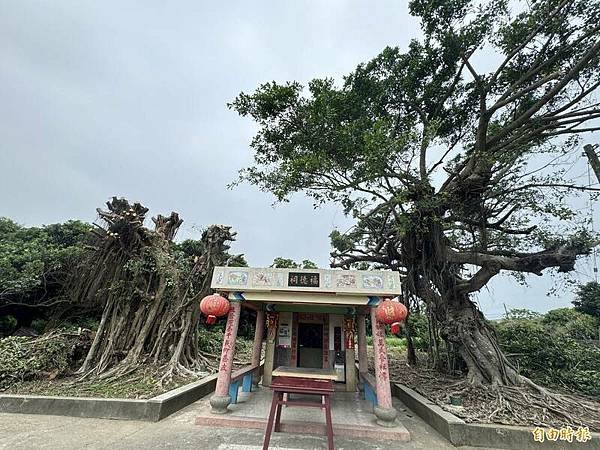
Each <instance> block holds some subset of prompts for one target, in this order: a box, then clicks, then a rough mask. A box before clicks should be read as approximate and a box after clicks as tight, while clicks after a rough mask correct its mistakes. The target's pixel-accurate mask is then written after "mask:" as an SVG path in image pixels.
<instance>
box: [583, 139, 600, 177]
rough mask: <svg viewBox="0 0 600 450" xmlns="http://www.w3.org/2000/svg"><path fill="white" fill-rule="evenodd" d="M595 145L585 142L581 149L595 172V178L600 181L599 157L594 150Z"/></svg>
mask: <svg viewBox="0 0 600 450" xmlns="http://www.w3.org/2000/svg"><path fill="white" fill-rule="evenodd" d="M595 147H597V145H592V144H586V145H584V146H583V151H584V152H585V155H586V156H587V159H588V161H589V162H590V165H591V166H592V169H593V170H594V173H595V174H596V179H597V180H598V181H599V182H600V158H598V155H597V154H596V151H595V150H594V148H595Z"/></svg>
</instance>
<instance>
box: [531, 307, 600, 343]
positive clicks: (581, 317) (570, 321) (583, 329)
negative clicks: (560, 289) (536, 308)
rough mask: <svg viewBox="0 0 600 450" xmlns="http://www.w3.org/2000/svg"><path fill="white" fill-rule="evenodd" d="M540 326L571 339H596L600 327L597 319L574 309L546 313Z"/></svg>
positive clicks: (554, 310) (561, 309)
mask: <svg viewBox="0 0 600 450" xmlns="http://www.w3.org/2000/svg"><path fill="white" fill-rule="evenodd" d="M542 324H543V325H544V326H546V327H547V328H552V329H554V330H555V332H556V333H559V334H562V335H565V336H568V337H570V338H572V339H598V327H599V326H600V322H599V321H598V319H596V318H595V317H593V316H590V315H589V314H585V313H582V312H579V311H577V310H576V309H574V308H559V309H553V310H552V311H548V312H547V313H546V314H545V315H544V316H543V318H542Z"/></svg>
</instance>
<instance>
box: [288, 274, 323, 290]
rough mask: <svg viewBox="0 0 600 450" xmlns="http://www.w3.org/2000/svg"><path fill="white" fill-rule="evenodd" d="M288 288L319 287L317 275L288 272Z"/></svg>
mask: <svg viewBox="0 0 600 450" xmlns="http://www.w3.org/2000/svg"><path fill="white" fill-rule="evenodd" d="M288 287H319V274H318V273H306V272H290V273H289V274H288Z"/></svg>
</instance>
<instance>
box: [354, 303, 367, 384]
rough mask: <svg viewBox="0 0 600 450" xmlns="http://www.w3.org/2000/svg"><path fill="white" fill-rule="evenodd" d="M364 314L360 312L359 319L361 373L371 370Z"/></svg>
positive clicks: (359, 364)
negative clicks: (368, 359)
mask: <svg viewBox="0 0 600 450" xmlns="http://www.w3.org/2000/svg"><path fill="white" fill-rule="evenodd" d="M366 318H367V317H366V316H365V315H364V314H359V315H358V316H357V319H358V371H359V372H360V373H367V372H369V363H368V362H367V321H366Z"/></svg>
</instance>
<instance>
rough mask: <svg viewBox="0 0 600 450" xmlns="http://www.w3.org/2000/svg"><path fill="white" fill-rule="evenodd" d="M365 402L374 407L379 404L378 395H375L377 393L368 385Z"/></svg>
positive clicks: (366, 385)
mask: <svg viewBox="0 0 600 450" xmlns="http://www.w3.org/2000/svg"><path fill="white" fill-rule="evenodd" d="M365 400H366V401H368V402H370V403H372V404H373V405H376V404H377V394H375V391H373V389H371V386H369V385H368V384H367V383H365Z"/></svg>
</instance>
